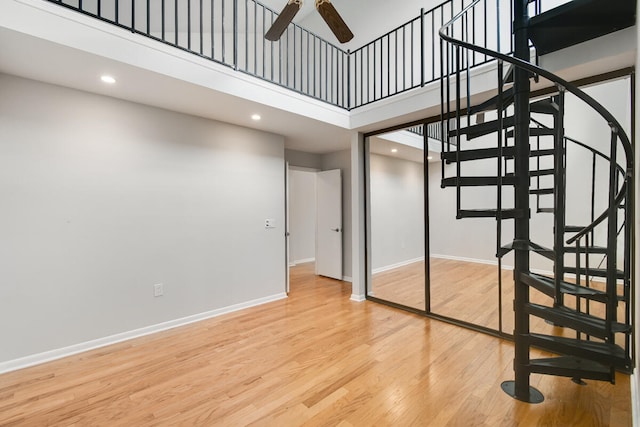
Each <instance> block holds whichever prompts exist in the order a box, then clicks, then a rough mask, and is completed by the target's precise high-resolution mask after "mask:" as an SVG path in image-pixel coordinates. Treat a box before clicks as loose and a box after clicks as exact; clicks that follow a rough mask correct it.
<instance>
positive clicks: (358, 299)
mask: <svg viewBox="0 0 640 427" xmlns="http://www.w3.org/2000/svg"><path fill="white" fill-rule="evenodd" d="M349 299H350V300H351V301H355V302H363V301H365V300H366V299H367V298H366V297H365V296H364V295H356V294H351V298H349Z"/></svg>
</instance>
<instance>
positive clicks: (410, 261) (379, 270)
mask: <svg viewBox="0 0 640 427" xmlns="http://www.w3.org/2000/svg"><path fill="white" fill-rule="evenodd" d="M422 261H424V257H423V256H422V257H418V258H414V259H408V260H406V261H400V262H397V263H395V264H391V265H385V266H384V267H378V268H374V269H373V271H372V272H371V274H378V273H382V272H384V271H389V270H393V269H394V268H400V267H404V266H406V265H410V264H413V263H416V262H422Z"/></svg>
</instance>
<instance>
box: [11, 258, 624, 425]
mask: <svg viewBox="0 0 640 427" xmlns="http://www.w3.org/2000/svg"><path fill="white" fill-rule="evenodd" d="M350 294H351V288H350V285H349V284H347V283H344V282H340V281H335V280H331V279H325V278H318V277H315V276H313V265H302V266H299V267H296V268H295V269H293V271H292V290H291V294H290V297H289V298H288V299H286V300H282V301H276V302H273V303H269V304H265V305H263V306H260V307H255V308H251V309H247V310H243V311H241V312H237V313H232V314H229V315H224V316H220V317H217V318H214V319H210V320H207V321H203V322H199V323H197V324H193V325H189V326H185V327H181V328H177V329H174V330H171V331H166V332H163V333H159V334H155V335H152V336H148V337H144V338H140V339H136V340H132V341H128V342H126V343H121V344H117V345H113V346H110V347H106V348H102V349H99V350H95V351H92V352H87V353H84V354H81V355H77V356H73V357H69V358H66V359H63V360H59V361H55V362H51V363H47V364H44V365H40V366H36V367H33V368H29V369H24V370H21V371H16V372H12V373H9V374H5V375H2V376H0V425H2V426H14V425H21V426H22V425H24V426H45V425H46V426H49V425H55V426H70V425H75V426H244V425H265V426H298V425H309V426H315V425H318V426H320V425H322V426H337V425H339V426H372V425H378V426H385V425H389V426H411V425H415V426H572V425H575V426H629V425H631V410H630V408H631V404H630V396H629V394H630V393H629V379H628V377H627V376H625V375H618V378H617V385H615V386H613V385H611V384H608V383H599V382H592V381H589V385H588V386H586V387H583V386H579V385H576V384H574V383H573V382H571V381H570V380H569V379H566V378H556V377H551V376H533V377H532V385H534V386H535V387H537V388H538V389H539V390H540V391H542V392H543V393H544V395H545V401H544V402H543V403H541V404H538V405H530V404H526V403H522V402H519V401H516V400H514V399H512V398H511V397H509V396H507V395H506V394H504V393H503V392H502V391H501V389H500V383H501V382H502V381H503V380H509V379H512V378H513V374H512V368H511V366H512V358H513V345H512V344H511V343H510V342H507V341H503V340H499V339H497V338H493V337H489V336H486V335H483V334H479V333H475V332H472V331H469V330H466V329H463V328H459V327H455V326H452V325H448V324H445V323H442V322H438V321H434V320H429V319H426V318H423V317H421V316H417V315H413V314H409V313H407V312H403V311H401V310H396V309H393V308H389V307H386V306H384V305H380V304H376V303H373V302H369V301H367V302H362V303H357V302H352V301H350V300H349V296H350Z"/></svg>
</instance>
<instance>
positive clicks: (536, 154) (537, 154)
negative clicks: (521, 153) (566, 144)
mask: <svg viewBox="0 0 640 427" xmlns="http://www.w3.org/2000/svg"><path fill="white" fill-rule="evenodd" d="M555 154H556V151H555V150H554V149H553V148H545V149H541V150H531V152H530V153H529V157H543V156H553V155H555Z"/></svg>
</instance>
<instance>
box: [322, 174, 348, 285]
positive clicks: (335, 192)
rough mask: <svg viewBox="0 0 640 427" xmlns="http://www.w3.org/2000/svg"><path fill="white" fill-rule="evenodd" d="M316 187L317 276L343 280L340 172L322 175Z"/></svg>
mask: <svg viewBox="0 0 640 427" xmlns="http://www.w3.org/2000/svg"><path fill="white" fill-rule="evenodd" d="M316 185H317V187H316V197H317V203H316V209H317V225H316V274H319V275H322V276H327V277H332V278H334V279H338V280H342V176H341V173H340V169H335V170H329V171H323V172H318V174H317V181H316Z"/></svg>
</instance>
